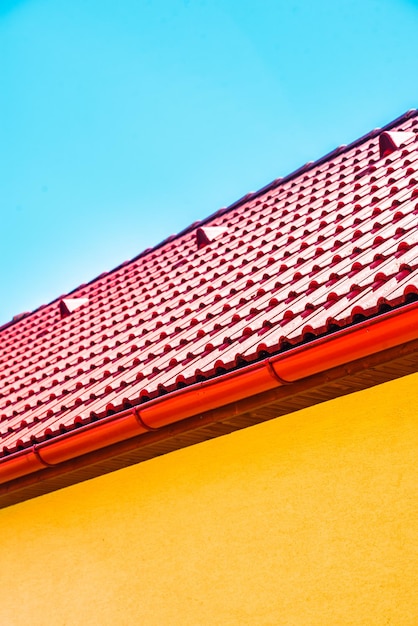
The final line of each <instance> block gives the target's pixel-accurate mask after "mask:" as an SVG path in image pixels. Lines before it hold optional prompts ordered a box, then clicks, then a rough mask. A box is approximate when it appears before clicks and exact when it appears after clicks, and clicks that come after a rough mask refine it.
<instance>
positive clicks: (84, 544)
mask: <svg viewBox="0 0 418 626" xmlns="http://www.w3.org/2000/svg"><path fill="white" fill-rule="evenodd" d="M417 406H418V375H414V376H409V377H406V378H403V379H401V380H398V381H394V382H391V383H387V384H385V385H383V386H378V387H374V388H372V389H369V390H366V391H363V392H359V393H357V394H354V395H352V396H349V397H345V398H339V399H337V400H333V401H331V402H328V403H326V404H322V405H318V406H316V407H312V408H310V409H305V410H303V411H299V412H297V413H294V414H292V415H289V416H287V417H284V418H280V419H277V420H274V421H272V422H269V423H266V424H262V425H259V426H255V427H253V428H249V429H247V430H244V431H240V432H236V433H233V434H231V435H228V436H225V437H222V438H220V439H217V440H214V441H208V442H205V443H202V444H199V445H196V446H194V447H191V448H188V449H185V450H180V451H177V452H174V453H171V454H169V455H166V456H164V457H160V458H157V459H154V460H152V461H148V462H146V463H142V464H140V465H138V466H135V467H131V468H127V469H124V470H121V471H119V472H116V473H114V474H111V475H107V476H103V477H100V478H97V479H94V480H91V481H88V482H86V483H84V484H81V485H76V486H73V487H69V488H66V489H63V490H61V491H59V492H55V493H52V494H48V495H46V496H42V497H40V498H37V499H35V500H32V501H28V502H24V503H22V504H18V505H15V506H13V507H10V508H8V509H4V510H1V511H0V533H1V542H0V559H1V569H0V623H1V624H5V625H9V624H10V625H15V624H16V625H17V624H19V625H20V624H22V625H23V624H24V625H25V626H26V625H27V624H33V625H38V624H39V625H40V624H42V625H44V624H54V625H55V624H58V625H65V624H67V625H68V624H71V625H72V624H77V625H78V624H88V625H89V624H100V626H106V625H110V624H112V625H114V624H144V625H148V624H149V625H156V626H157V625H158V626H161V625H162V624H170V625H171V624H181V625H182V626H183V625H191V626H200V625H203V626H205V625H211V626H213V625H215V624H216V625H218V624H219V625H224V624H226V625H229V624H231V625H240V626H241V625H243V624H257V625H267V624H269V625H276V624H280V625H286V626H287V625H292V626H307V625H308V626H311V625H312V626H313V625H315V626H316V625H318V626H323V625H324V624H338V625H340V624H341V625H346V624H352V625H353V626H354V625H355V626H358V625H359V624H365V625H367V626H370V625H376V626H377V625H379V626H381V625H383V624H393V625H397V626H398V625H400V624H402V626H407V625H415V624H417V623H418V596H417V594H416V589H417V588H418V568H417V562H418V549H417V546H418V540H417V537H418V469H417V465H418V464H417V453H418V429H417V424H416V414H417Z"/></svg>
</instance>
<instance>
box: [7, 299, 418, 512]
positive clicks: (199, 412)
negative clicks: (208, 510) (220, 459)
mask: <svg viewBox="0 0 418 626" xmlns="http://www.w3.org/2000/svg"><path fill="white" fill-rule="evenodd" d="M417 366H418V303H415V302H414V303H412V304H408V305H405V306H402V307H400V308H398V309H394V310H392V311H390V312H388V313H384V314H381V315H379V316H376V317H374V318H372V319H369V320H367V321H364V322H361V323H359V324H356V325H354V326H351V327H348V328H346V329H344V330H340V331H338V332H335V333H333V334H331V335H327V336H326V337H323V338H321V339H316V340H314V341H312V342H310V343H308V344H305V345H302V346H299V347H296V348H293V349H291V350H288V351H286V352H284V353H281V354H278V355H274V356H271V357H270V358H266V359H264V360H263V361H260V362H258V363H254V364H252V365H249V366H246V367H243V368H240V369H238V370H234V371H233V372H230V373H228V374H225V375H223V376H219V377H216V378H214V379H211V380H209V381H205V382H202V383H197V384H194V385H191V386H189V387H185V388H183V389H180V390H178V391H176V392H173V393H170V394H168V395H166V396H163V397H161V398H158V399H155V400H152V401H149V402H146V403H144V404H142V405H139V406H137V407H134V408H131V409H128V410H126V411H123V412H120V413H117V414H115V415H112V416H111V417H108V418H104V419H102V420H99V421H97V422H94V423H92V424H88V425H86V426H81V427H80V428H78V429H76V430H73V431H71V432H68V433H65V434H63V435H60V436H57V437H54V438H53V439H50V440H47V441H44V442H42V443H39V444H36V445H34V446H31V447H28V448H25V449H23V450H21V451H19V452H17V453H14V454H12V455H10V456H8V457H5V458H3V459H2V460H1V461H0V481H1V483H2V484H1V485H0V505H1V506H8V505H10V504H14V503H16V502H19V501H21V500H25V499H28V498H31V497H35V496H38V495H41V494H42V493H46V492H48V491H52V490H55V489H58V488H61V487H64V486H67V485H69V484H73V483H76V482H79V481H82V480H86V479H88V478H92V477H93V476H97V475H100V474H103V473H106V472H109V471H114V470H115V469H119V468H121V467H125V466H127V465H131V464H133V463H138V462H140V461H143V460H147V459H150V458H153V457H155V456H159V455H161V454H164V453H166V452H169V451H172V450H175V449H178V448H181V447H184V446H187V445H191V444H194V443H197V442H199V441H204V440H207V439H210V438H213V437H216V436H220V435H223V434H226V433H228V432H231V431H233V430H238V429H240V428H244V427H246V426H249V425H252V424H256V423H259V422H262V421H265V420H266V419H272V418H274V417H278V416H280V415H284V414H286V413H290V412H292V411H294V410H298V409H300V408H304V407H306V406H309V405H312V404H316V403H318V402H322V401H324V400H328V399H331V398H333V397H336V396H341V395H345V394H347V393H351V392H353V391H357V390H359V389H363V388H366V387H369V386H372V385H375V384H379V383H381V382H385V381H387V380H391V379H393V378H397V377H400V376H404V375H406V374H410V373H412V372H415V371H417V369H418V367H417ZM226 399H227V400H228V403H227V404H225V400H226Z"/></svg>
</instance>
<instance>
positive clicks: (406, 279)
mask: <svg viewBox="0 0 418 626" xmlns="http://www.w3.org/2000/svg"><path fill="white" fill-rule="evenodd" d="M416 122H417V116H416V113H408V114H407V115H405V116H404V118H401V119H400V120H398V121H397V122H396V123H395V124H394V125H393V124H392V125H390V126H389V127H388V128H387V129H384V130H383V131H372V133H371V134H370V135H368V136H367V137H366V138H364V139H360V140H359V141H357V142H356V143H355V144H354V145H352V146H347V147H342V148H339V149H337V150H336V151H334V152H333V153H331V155H328V156H326V157H324V158H323V159H321V160H320V161H318V162H317V163H314V164H308V165H306V166H304V167H303V168H301V169H300V170H299V171H297V172H295V173H293V174H291V175H290V176H289V177H286V178H284V179H281V180H280V179H278V180H276V181H274V182H273V183H272V184H271V185H269V186H267V187H266V188H264V189H262V190H260V192H258V193H256V194H250V195H248V196H245V197H244V198H243V199H241V200H240V201H238V202H237V203H234V205H232V206H231V207H229V208H226V209H221V210H219V211H217V212H216V213H215V214H214V215H213V216H212V217H210V218H209V219H208V220H205V221H204V222H197V223H195V224H194V225H192V226H191V227H189V229H186V230H185V231H183V232H182V233H180V234H179V235H177V236H175V237H173V236H171V237H169V238H168V239H166V240H165V241H164V242H162V243H161V244H160V245H159V246H157V247H156V248H154V249H149V250H147V251H144V252H143V253H141V254H140V255H138V256H137V257H136V258H135V259H133V260H132V261H127V262H124V263H123V264H122V265H121V266H119V267H118V268H116V270H114V271H113V272H105V273H104V274H102V275H101V276H99V277H98V278H97V279H95V280H93V281H91V282H90V283H88V284H85V285H81V286H80V287H79V288H78V289H75V290H74V291H73V292H71V294H68V295H67V296H62V297H61V298H60V299H58V301H55V302H53V303H51V304H49V305H45V306H43V307H40V308H39V309H38V310H37V311H35V312H33V313H31V314H25V316H24V317H20V318H19V319H14V321H13V322H12V323H11V324H8V325H5V326H4V327H3V328H2V329H0V355H1V360H0V383H1V386H0V416H1V417H0V454H1V450H2V449H3V450H4V453H5V454H8V453H11V452H13V451H15V450H17V449H19V448H21V447H25V446H29V445H31V443H33V442H36V441H43V440H45V439H48V438H53V437H55V436H57V435H59V434H61V433H63V432H66V431H68V430H73V429H75V428H78V427H79V426H80V425H82V424H86V423H89V422H90V421H92V420H95V421H97V420H98V421H100V419H101V418H103V417H105V416H106V415H107V414H111V413H114V412H117V411H118V410H122V409H123V408H124V407H127V406H131V405H132V406H134V405H135V404H139V403H140V404H143V403H144V402H147V401H148V399H152V398H155V397H158V396H159V395H161V394H167V393H171V392H172V391H175V390H176V389H179V388H182V387H184V386H187V385H190V384H193V383H195V382H197V381H199V380H205V379H206V378H208V377H214V376H219V375H221V374H222V373H225V372H229V371H231V370H232V369H234V368H236V367H241V366H242V365H243V364H245V363H250V362H253V361H256V360H260V359H263V358H265V357H266V355H268V354H274V353H276V352H278V351H281V350H287V349H289V347H292V346H297V345H299V344H300V343H306V342H309V341H311V340H313V339H314V338H316V337H318V336H321V335H324V334H329V333H333V332H335V331H336V330H338V329H340V328H344V327H345V326H347V325H351V324H354V323H356V322H357V321H358V320H360V319H364V318H367V317H370V316H374V315H378V314H379V313H380V312H382V311H383V310H388V309H390V308H391V307H398V306H402V305H403V304H405V303H407V302H409V301H410V300H411V299H414V298H415V299H416V298H418V221H417V220H418V217H417V216H418V203H417V198H418V184H417V180H418V174H417V170H418V144H417V142H416V141H415V136H416V129H417V126H416ZM57 302H58V306H57Z"/></svg>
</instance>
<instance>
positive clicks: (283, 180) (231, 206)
mask: <svg viewBox="0 0 418 626" xmlns="http://www.w3.org/2000/svg"><path fill="white" fill-rule="evenodd" d="M417 115H418V109H409V110H408V111H406V112H405V113H403V114H402V115H400V116H399V117H397V118H396V119H395V120H392V121H391V122H389V123H388V124H386V125H385V126H383V127H381V128H374V129H373V130H371V131H369V132H368V133H366V134H365V135H363V136H361V137H360V138H358V139H356V140H355V141H352V142H351V143H349V144H343V145H341V146H337V147H336V148H335V149H334V150H331V152H328V153H327V154H325V155H324V156H323V157H321V158H319V159H317V160H316V161H308V162H307V163H305V164H304V165H302V166H301V167H299V168H297V169H296V170H294V171H293V172H291V173H290V174H287V175H286V176H283V177H281V178H276V179H275V180H273V181H271V182H270V183H268V184H267V185H265V186H264V187H262V188H261V189H259V190H258V191H254V192H250V193H247V194H245V195H244V196H242V197H241V198H239V199H238V200H236V201H235V202H233V203H232V204H229V205H228V206H227V207H223V208H221V209H218V210H217V211H215V212H214V213H212V214H211V215H209V216H208V217H207V218H204V219H203V220H199V221H196V222H193V223H192V224H191V225H190V226H187V227H186V228H184V229H183V230H181V231H180V232H178V233H177V234H174V235H170V236H168V237H166V238H165V239H163V241H161V242H159V243H158V244H156V245H155V246H152V247H151V248H146V249H145V250H143V251H142V252H140V253H139V254H137V255H136V256H134V257H133V258H132V259H128V260H126V261H123V262H122V263H120V264H119V265H117V266H116V267H115V268H114V269H112V270H109V271H108V272H103V273H101V274H99V275H98V276H95V277H94V278H92V279H91V280H89V281H88V282H86V283H84V286H87V285H91V284H93V283H95V282H96V281H97V280H99V279H100V278H103V277H104V276H109V275H111V274H113V273H114V272H117V271H119V270H120V269H121V268H122V267H124V266H125V265H127V264H129V263H132V262H133V261H136V260H138V259H140V258H142V257H144V256H146V255H147V254H150V253H151V252H154V251H155V250H158V249H159V248H161V247H162V246H164V245H166V244H167V243H169V242H170V241H173V240H174V239H177V238H178V237H182V236H184V235H186V234H187V233H189V232H191V231H193V230H194V229H196V228H197V227H200V226H203V225H205V224H207V223H208V222H209V221H211V220H213V219H214V218H215V217H218V216H221V215H223V214H224V213H227V212H228V211H232V210H233V209H235V208H238V207H239V206H241V205H242V204H244V203H245V202H248V201H249V200H255V199H256V198H258V197H259V196H261V195H263V194H265V193H267V192H268V191H271V190H273V189H276V188H277V187H279V186H280V185H282V184H284V183H286V182H288V181H289V180H292V179H293V178H296V177H297V176H300V174H303V173H304V172H308V171H310V170H311V169H313V168H315V167H317V166H319V165H322V164H323V163H325V162H326V161H328V160H329V159H331V158H333V157H335V156H338V155H339V154H343V153H344V152H347V151H348V150H351V149H352V148H355V147H356V146H357V145H360V144H361V143H363V142H364V141H366V140H367V139H372V138H374V137H376V136H377V135H379V134H380V133H381V132H384V131H388V130H390V129H391V128H393V127H394V126H396V125H397V124H400V123H401V122H403V121H406V120H408V119H410V118H412V117H415V116H417ZM78 289H80V285H78V286H77V287H75V288H74V289H72V290H71V291H69V292H68V293H67V294H64V295H60V296H58V297H57V298H55V299H54V300H51V301H50V302H48V303H46V304H42V305H40V306H39V307H37V308H36V309H33V310H32V311H30V312H27V313H24V314H22V316H20V315H17V316H15V317H18V318H19V319H12V320H10V321H9V322H6V323H5V324H3V325H1V326H0V333H1V331H2V330H5V329H6V328H8V327H9V326H12V325H13V324H16V323H17V322H18V321H20V320H21V319H22V318H23V317H24V318H26V317H29V316H30V315H32V314H34V313H36V312H37V311H40V310H41V309H44V308H45V307H46V306H50V305H51V304H53V303H54V302H58V301H59V300H61V299H62V298H64V297H68V296H70V295H71V294H73V293H75V292H76V291H77V290H78Z"/></svg>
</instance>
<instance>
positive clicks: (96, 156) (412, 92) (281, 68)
mask: <svg viewBox="0 0 418 626" xmlns="http://www.w3.org/2000/svg"><path fill="white" fill-rule="evenodd" d="M417 77H418V2H414V1H412V0H339V1H337V0H316V1H315V2H312V1H311V0H295V1H294V0H286V1H285V0H258V1H257V0H239V1H238V0H160V1H153V0H119V1H118V2H115V1H114V0H20V1H19V0H0V120H1V121H0V210H1V228H0V252H1V263H0V293H1V299H0V323H4V322H6V321H8V320H9V319H11V317H12V316H13V315H14V314H17V313H20V312H22V311H26V310H32V309H34V308H36V307H37V306H39V305H41V304H44V303H46V302H49V301H50V300H52V299H54V298H55V297H57V296H59V295H61V294H63V293H65V292H68V291H69V290H71V289H73V288H74V287H76V286H77V285H79V284H80V283H82V282H87V281H88V280H91V279H92V278H94V277H95V276H96V275H98V274H100V273H101V272H103V271H105V270H110V269H112V268H113V267H115V266H116V265H118V264H119V263H121V262H122V261H124V260H126V259H129V258H132V257H133V256H135V255H136V254H137V253H139V252H140V251H141V250H143V249H144V248H147V247H149V246H152V245H154V244H156V243H158V242H159V241H161V240H162V239H164V238H165V237H166V236H168V235H170V234H172V233H175V232H178V231H180V230H181V229H183V228H184V227H186V226H188V225H189V224H190V223H191V222H193V221H195V220H197V219H202V218H204V217H206V216H207V215H209V214H210V213H213V212H214V211H216V210H217V209H218V208H220V207H221V206H226V205H228V204H230V203H232V202H233V201H234V200H236V199H238V198H239V197H240V196H242V195H244V194H245V193H247V192H248V191H253V190H256V189H258V188H260V187H261V186H263V185H265V184H266V183H268V182H270V181H271V180H273V179H274V178H277V177H278V176H282V175H285V174H287V173H289V172H291V171H292V170H294V169H296V168H297V167H299V166H300V165H302V164H303V163H305V162H306V161H310V160H315V159H317V158H319V157H321V156H322V155H323V154H325V153H326V152H329V151H330V150H332V149H333V148H335V147H336V146H337V145H339V144H342V143H348V142H350V141H352V140H354V139H356V138H357V137H359V136H360V135H362V134H364V133H365V132H368V131H369V130H371V129H372V128H374V127H376V126H382V125H384V124H386V123H387V122H389V121H391V120H392V119H393V118H395V117H397V116H399V115H400V114H402V113H404V112H405V111H406V110H408V109H410V108H415V107H417V106H418V97H417V90H418V81H417Z"/></svg>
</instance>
